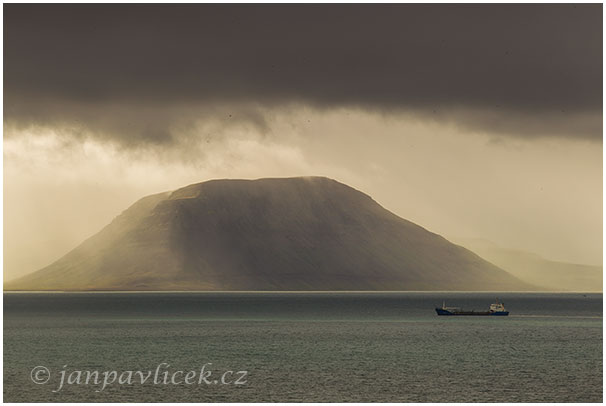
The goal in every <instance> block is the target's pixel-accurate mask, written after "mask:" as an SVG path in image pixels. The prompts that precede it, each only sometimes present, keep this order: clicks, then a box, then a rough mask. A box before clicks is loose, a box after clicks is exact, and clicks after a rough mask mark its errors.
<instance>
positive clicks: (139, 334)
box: [4, 292, 602, 402]
mask: <svg viewBox="0 0 606 406" xmlns="http://www.w3.org/2000/svg"><path fill="white" fill-rule="evenodd" d="M498 296H499V299H501V300H502V301H504V302H505V305H506V307H507V309H508V310H509V311H510V312H511V313H510V316H509V317H438V316H436V314H435V311H434V307H436V306H440V305H441V304H442V300H444V299H445V300H446V304H447V305H451V306H462V307H464V308H466V309H476V310H479V309H485V308H487V307H488V305H489V304H490V303H492V302H493V300H494V298H495V294H492V293H452V292H431V293H428V292H407V293H5V294H4V401H5V402H21V401H29V402H37V401H50V402H54V401H57V402H58V401H60V402H76V401H90V402H136V401H139V402H152V401H156V402H168V401H177V402H179V401H188V402H210V401H213V402H226V401H231V402H250V401H253V402H260V401H282V402H292V401H295V402H296V401H308V402H317V401H329V402H332V401H341V402H350V401H359V402H372V401H382V402H495V401H500V402H575V401H576V402H601V401H602V295H601V294H580V293H570V294H559V293H557V294H556V293H500V294H499V295H498ZM161 363H168V364H170V365H169V366H166V365H160V364H161ZM206 363H212V365H210V366H209V365H207V366H206V367H205V371H211V373H212V376H211V377H210V378H207V380H209V381H210V382H211V384H205V383H202V384H198V379H199V372H200V368H201V367H202V366H203V365H204V364H206ZM65 365H66V367H65ZM158 365H160V369H159V375H158V376H159V378H158V382H159V383H158V384H154V383H153V382H152V381H153V379H154V374H155V371H156V368H157V367H158ZM36 366H44V367H46V368H48V371H49V372H50V378H49V380H48V382H47V383H46V384H35V383H33V382H32V379H31V371H32V369H33V368H34V367H36ZM179 370H181V371H183V375H185V374H186V373H187V372H188V371H196V372H195V373H196V376H195V382H194V383H193V384H190V385H186V384H185V383H181V384H179V385H173V384H170V383H168V384H164V383H163V382H162V377H163V375H162V373H166V374H167V376H168V377H169V378H168V379H170V377H171V376H173V374H174V373H175V372H176V371H179ZM230 370H232V371H234V372H237V371H247V372H248V373H247V375H246V377H245V379H244V380H245V381H246V384H244V385H236V384H234V382H233V381H235V380H236V379H238V378H239V377H240V376H239V375H238V376H236V375H235V374H234V375H231V374H226V375H225V377H227V379H225V380H226V382H231V383H230V384H228V385H223V384H220V383H219V384H214V382H213V381H214V380H215V379H220V378H221V377H222V376H224V375H223V374H224V373H225V372H226V371H230ZM61 371H66V372H65V376H66V379H65V385H64V387H63V388H62V389H61V390H59V391H58V392H55V393H53V392H52V391H53V390H57V389H58V387H59V385H60V382H61ZM74 371H91V372H92V371H98V373H99V374H101V378H100V380H99V381H98V382H99V384H95V383H94V381H92V380H91V381H90V382H89V384H88V385H86V384H85V383H84V376H83V375H81V383H80V384H77V383H73V384H68V383H67V376H69V375H70V373H71V376H72V378H73V379H76V378H77V376H78V373H77V372H74ZM111 371H116V374H122V376H123V377H124V379H126V378H127V377H128V373H125V374H124V371H142V373H143V374H147V373H148V372H149V371H151V377H150V378H149V380H148V381H146V383H144V384H141V382H140V376H139V375H136V377H135V378H132V379H131V383H130V384H128V383H126V384H123V385H119V384H118V383H117V382H115V383H113V384H110V385H108V386H106V388H105V389H104V390H102V391H101V390H100V389H101V387H102V385H101V382H102V380H103V372H107V374H106V377H107V379H111V377H112V376H111V375H108V374H109V373H110V372H111ZM44 373H45V372H44V371H42V372H39V371H38V372H37V373H34V375H35V378H39V379H40V380H44ZM174 376H175V377H176V381H177V382H180V381H181V380H182V379H183V376H181V375H179V374H177V375H174ZM93 377H94V376H93ZM91 379H92V378H91ZM135 379H139V381H137V382H134V381H133V380H135ZM190 382H191V380H190Z"/></svg>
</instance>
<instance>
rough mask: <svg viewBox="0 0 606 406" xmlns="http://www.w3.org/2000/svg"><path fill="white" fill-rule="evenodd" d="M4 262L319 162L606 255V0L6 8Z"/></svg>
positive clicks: (414, 202)
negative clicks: (605, 87) (131, 216)
mask: <svg viewBox="0 0 606 406" xmlns="http://www.w3.org/2000/svg"><path fill="white" fill-rule="evenodd" d="M4 136H5V138H4V207H5V208H4V215H5V220H4V233H5V234H4V235H5V238H4V239H5V242H4V248H5V252H4V255H5V275H6V276H7V277H9V278H10V277H11V276H14V275H20V274H23V273H26V272H29V271H33V270H35V269H37V268H39V267H42V266H44V265H47V264H48V263H49V262H51V261H52V260H54V259H56V258H58V257H59V256H61V255H62V254H64V253H65V252H66V251H67V250H69V249H71V248H73V247H74V246H75V245H76V244H78V243H79V242H81V241H82V239H84V238H86V237H88V236H90V235H92V234H93V233H94V232H96V231H98V230H99V229H100V228H101V227H102V226H104V225H105V224H107V223H108V222H109V221H111V219H112V218H114V217H115V216H116V215H118V214H119V213H120V212H121V211H122V210H124V209H125V208H126V207H127V206H128V205H130V204H131V203H133V202H134V201H135V200H136V199H138V198H140V197H142V196H144V195H146V194H150V193H155V192H160V191H164V190H171V189H175V188H178V187H181V186H183V185H185V184H188V183H193V182H199V181H204V180H208V179H212V178H227V177H230V178H231V177H241V178H257V177H265V176H297V175H324V176H329V177H332V178H335V179H337V180H340V181H342V182H345V183H347V184H349V185H351V186H353V187H356V188H358V189H361V190H363V191H364V192H366V193H368V194H370V195H371V196H373V198H375V200H377V201H378V202H379V203H381V204H383V205H384V206H385V207H387V208H388V209H390V210H392V211H394V212H395V213H396V214H398V215H400V216H402V217H404V218H407V219H409V220H411V221H414V222H416V223H418V224H420V225H422V226H424V227H426V228H428V229H430V230H431V231H434V232H437V233H439V234H442V235H445V236H446V237H451V238H458V237H474V238H486V239H489V240H491V241H493V242H495V243H497V244H500V245H503V246H505V247H511V248H519V249H525V250H528V251H532V252H536V253H538V254H541V255H543V256H545V257H547V258H552V259H556V260H564V261H571V262H580V263H589V264H601V262H602V5H601V4H590V5H581V4H575V5H566V4H556V5H553V4H545V5H525V4H507V5H437V4H433V5H412V4H391V5H314V4H307V5H236V4H231V5H229V4H224V5H195V4H190V5H176V6H175V5H117V4H105V5H37V4H29V5H18V4H5V5H4Z"/></svg>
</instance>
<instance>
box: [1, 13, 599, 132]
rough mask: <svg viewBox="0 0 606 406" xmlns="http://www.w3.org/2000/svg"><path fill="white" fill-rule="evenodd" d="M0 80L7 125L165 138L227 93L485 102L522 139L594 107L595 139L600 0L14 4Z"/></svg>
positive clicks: (241, 97)
mask: <svg viewBox="0 0 606 406" xmlns="http://www.w3.org/2000/svg"><path fill="white" fill-rule="evenodd" d="M4 91H5V99H4V108H5V117H6V119H7V120H9V121H11V120H12V121H15V122H19V121H21V122H29V123H31V122H36V123H43V124H44V123H47V124H48V123H56V122H62V121H74V120H87V122H88V123H89V125H93V126H94V125H95V124H94V122H97V123H98V125H101V127H102V129H103V130H110V131H115V132H116V134H127V135H128V136H129V137H134V138H137V137H139V136H141V137H142V138H144V139H145V138H147V137H149V138H151V139H154V138H157V139H170V131H169V127H170V125H171V123H172V122H173V121H174V120H175V119H176V118H177V117H178V116H179V112H178V111H176V110H175V107H174V106H197V105H212V104H216V105H229V104H230V103H236V104H245V103H254V104H257V105H263V106H269V107H272V106H281V105H283V104H286V103H304V104H310V105H313V106H315V107H317V108H324V107H334V106H356V107H362V108H369V109H377V110H379V111H392V110H408V111H420V112H422V113H423V114H431V113H432V112H434V111H437V112H444V111H449V112H451V113H449V114H451V115H452V114H453V113H452V112H455V111H464V112H468V113H467V114H464V115H463V116H465V117H466V118H465V119H471V120H474V114H472V113H469V112H474V111H484V112H485V111H489V112H495V113H494V114H493V113H490V114H488V115H487V116H486V117H484V116H483V117H476V119H477V120H476V121H477V126H479V127H480V128H484V129H487V130H490V126H491V125H492V124H491V123H493V122H494V121H495V120H496V121H497V122H499V123H500V124H499V125H500V126H501V127H503V128H504V131H503V132H505V133H508V132H515V133H519V134H527V135H533V134H539V135H550V134H557V133H559V132H561V131H560V130H561V125H560V124H557V123H561V122H566V121H567V119H566V117H570V118H571V122H574V120H575V119H576V118H578V117H588V118H587V120H589V121H590V123H589V124H586V125H583V126H580V127H579V129H578V131H576V132H575V130H574V125H572V132H573V133H572V134H570V135H573V136H574V135H576V136H582V137H589V138H596V139H597V138H600V137H601V109H602V5H601V4H590V5H581V4H576V5H574V4H572V5H567V4H544V5H525V4H508V5H454V4H453V5H437V4H433V5H413V4H391V5H368V4H366V5H364V4H358V5H345V4H344V5H321V4H307V5H243V4H224V5H210V4H189V5H160V4H158V5H118V4H104V5H92V4H90V5H39V4H26V5H18V4H7V5H4ZM74 106H78V108H75V107H74ZM107 106H122V107H121V108H120V109H121V113H116V114H114V115H113V116H111V115H107V112H108V111H111V109H109V110H108V107H107ZM87 109H88V110H87ZM128 109H130V110H131V111H132V112H133V114H132V117H124V116H128V115H129V111H128ZM139 110H141V111H139ZM84 111H88V113H83V112H84ZM78 112H81V113H78ZM104 114H105V115H106V117H105V118H103V119H102V120H101V119H97V120H92V119H91V116H99V115H104ZM495 114H496V115H497V116H498V118H494V119H491V118H490V117H494V116H495ZM475 115H476V116H477V115H478V114H475ZM520 117H523V119H522V120H521V121H520V122H524V120H528V117H530V120H531V121H532V120H533V119H532V117H535V118H536V119H534V124H532V125H531V126H530V127H531V128H533V130H524V128H522V129H519V127H520V125H519V124H516V125H513V126H509V125H507V124H506V123H507V122H514V121H516V120H518V118H520ZM553 117H557V120H554V121H553V122H555V123H556V124H550V123H551V122H552V121H551V118H553ZM563 117H564V118H563ZM130 119H132V120H130ZM135 119H136V120H137V123H135V124H133V123H131V124H130V125H131V126H133V127H132V128H133V130H132V131H130V130H129V129H128V128H129V127H128V125H127V124H128V121H129V120H130V121H135ZM256 120H259V119H258V118H256ZM113 121H115V123H114V124H111V123H112V122H113ZM141 121H146V122H145V123H141ZM261 121H262V119H261ZM91 123H93V124H91ZM99 123H101V124H99ZM108 123H110V124H108ZM504 123H505V124H504ZM537 123H539V124H537ZM465 124H466V125H468V126H472V127H473V126H474V123H473V122H471V123H465ZM150 126H152V127H153V128H151V127H150ZM537 126H538V127H539V128H538V129H536V130H534V128H536V127H537ZM146 129H148V130H146ZM497 131H498V130H497Z"/></svg>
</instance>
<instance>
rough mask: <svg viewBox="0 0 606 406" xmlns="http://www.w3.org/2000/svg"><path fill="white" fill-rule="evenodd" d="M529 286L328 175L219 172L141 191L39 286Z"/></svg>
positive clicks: (18, 285) (40, 278)
mask: <svg viewBox="0 0 606 406" xmlns="http://www.w3.org/2000/svg"><path fill="white" fill-rule="evenodd" d="M529 288H532V287H531V286H529V285H526V284H525V283H523V282H521V281H520V280H518V279H516V278H515V277H513V276H511V275H509V274H508V273H506V272H505V271H503V270H501V269H499V268H498V267H496V266H494V265H492V264H491V263H489V262H487V261H485V260H483V259H482V258H480V257H478V256H477V255H475V254H474V253H472V252H471V251H468V250H467V249H465V248H462V247H460V246H457V245H454V244H452V243H450V242H449V241H447V240H446V239H444V238H443V237H441V236H439V235H437V234H434V233H431V232H429V231H427V230H425V229H424V228H422V227H420V226H418V225H416V224H413V223H411V222H409V221H407V220H404V219H402V218H400V217H398V216H396V215H395V214H393V213H391V212H389V211H388V210H386V209H384V208H383V207H381V206H380V205H379V204H377V203H376V202H375V201H374V200H373V199H371V198H370V197H369V196H368V195H366V194H364V193H361V192H359V191H357V190H355V189H352V188H350V187H348V186H346V185H344V184H342V183H339V182H336V181H334V180H331V179H327V178H320V177H304V178H280V179H259V180H213V181H209V182H203V183H198V184H194V185H190V186H187V187H184V188H181V189H178V190H176V191H174V192H172V193H171V192H167V193H161V194H156V195H152V196H148V197H145V198H143V199H141V200H139V201H138V202H136V203H135V204H133V205H132V206H131V207H130V208H129V209H128V210H126V211H124V212H123V213H122V214H121V215H120V216H118V217H117V218H116V219H114V221H112V223H111V224H109V225H108V226H106V227H105V228H104V229H102V230H101V231H100V232H99V233H97V234H96V235H94V236H93V237H91V238H89V239H88V240H86V241H84V242H83V243H82V244H81V245H79V246H78V247H77V248H75V249H74V250H72V251H71V252H69V253H68V254H67V255H65V256H64V257H62V258H61V259H59V260H58V261H56V262H55V263H53V264H51V265H49V266H47V267H46V268H43V269H41V270H39V271H37V272H34V273H33V274H30V275H27V276H25V277H22V278H20V279H18V280H15V281H13V282H10V283H7V284H6V289H32V290H38V289H40V290H47V289H59V290H88V289H107V290H524V289H529Z"/></svg>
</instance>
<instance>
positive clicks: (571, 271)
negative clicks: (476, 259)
mask: <svg viewBox="0 0 606 406" xmlns="http://www.w3.org/2000/svg"><path fill="white" fill-rule="evenodd" d="M457 241H460V244H461V245H463V246H464V247H467V248H469V249H470V250H473V251H474V252H476V253H478V254H479V255H481V256H482V258H485V259H487V260H488V261H490V262H492V263H493V264H495V265H497V266H499V267H501V268H502V269H504V270H506V271H507V272H509V273H511V274H512V275H514V276H516V277H517V278H519V279H521V280H523V281H526V282H528V283H531V284H533V285H537V286H542V287H544V288H546V289H549V290H564V291H578V292H601V291H602V276H603V271H602V267H601V266H595V265H582V264H571V263H567V262H558V261H551V260H548V259H545V258H542V257H540V256H539V255H537V254H533V253H530V252H525V251H519V250H512V249H507V248H502V247H499V246H498V245H496V244H494V243H492V242H490V241H487V240H481V239H461V240H457Z"/></svg>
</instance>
